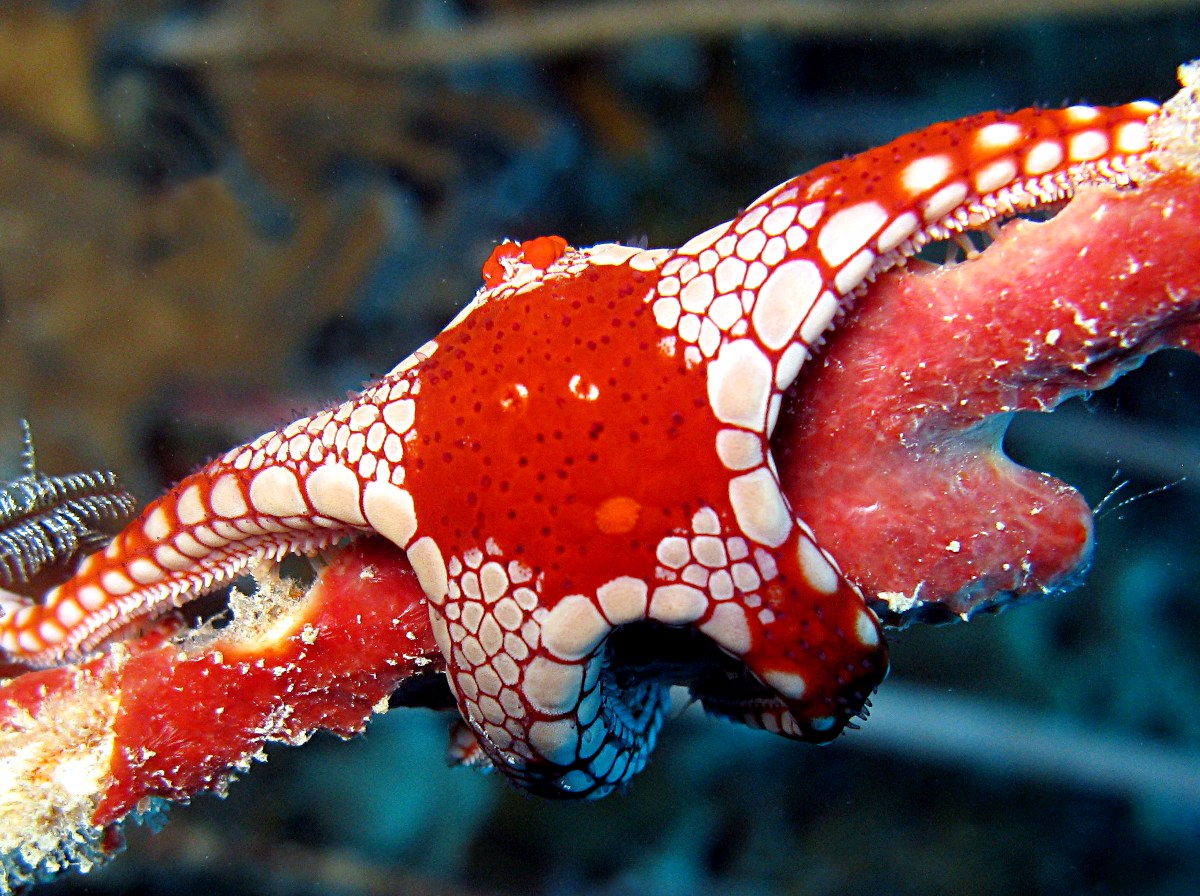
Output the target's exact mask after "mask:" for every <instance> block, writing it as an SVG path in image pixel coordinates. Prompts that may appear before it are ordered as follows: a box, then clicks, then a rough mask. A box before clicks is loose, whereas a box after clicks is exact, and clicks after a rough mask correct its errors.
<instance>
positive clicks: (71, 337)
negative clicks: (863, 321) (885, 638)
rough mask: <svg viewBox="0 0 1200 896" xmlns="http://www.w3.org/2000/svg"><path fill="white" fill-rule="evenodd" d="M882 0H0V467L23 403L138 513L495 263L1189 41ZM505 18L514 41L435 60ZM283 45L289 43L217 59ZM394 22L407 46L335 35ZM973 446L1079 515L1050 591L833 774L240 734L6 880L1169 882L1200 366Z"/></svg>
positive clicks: (1179, 838)
mask: <svg viewBox="0 0 1200 896" xmlns="http://www.w3.org/2000/svg"><path fill="white" fill-rule="evenodd" d="M760 5H761V4H760V3H758V2H756V0H740V2H738V3H727V2H725V0H711V2H709V3H703V2H697V3H695V4H693V8H694V9H695V11H696V12H695V16H696V19H697V20H698V19H699V18H700V11H701V10H704V9H707V10H708V11H710V12H711V11H713V10H718V11H722V12H721V16H720V17H721V18H723V20H724V21H726V23H728V22H729V21H732V20H733V19H734V17H735V16H736V14H737V11H738V10H740V11H741V12H742V13H744V15H745V20H746V21H747V22H761V16H760V15H759V12H760V11H761V10H760V9H759V7H760ZM795 5H796V7H797V8H803V7H804V6H805V5H806V4H805V3H803V2H797V3H796V4H795ZM911 5H912V4H899V5H896V4H887V3H866V2H862V3H845V4H844V5H843V6H842V7H841V9H842V10H843V12H842V13H840V18H839V17H838V16H833V17H828V16H825V17H821V18H817V17H815V16H814V19H813V22H812V24H811V25H805V24H802V23H798V22H797V21H792V22H791V24H790V25H789V26H788V27H786V28H779V29H772V28H770V27H766V26H763V25H761V24H758V25H754V26H751V27H734V26H730V25H728V24H727V26H726V27H722V28H720V29H716V30H715V32H714V33H711V34H702V35H698V34H697V32H698V31H700V30H701V29H700V28H699V27H691V25H695V22H690V23H689V22H688V20H687V18H686V17H684V18H683V19H682V20H681V19H680V17H679V16H678V9H679V8H680V6H679V4H676V3H667V2H663V3H655V2H650V0H645V2H641V3H638V4H636V8H637V9H638V10H640V12H639V14H638V15H632V14H628V9H627V11H626V13H615V12H614V13H613V14H612V15H613V16H614V17H616V18H617V19H619V20H620V25H619V26H617V27H615V29H614V30H615V31H617V32H620V33H619V34H617V35H616V36H614V37H613V38H612V39H611V40H600V39H598V37H597V36H596V35H593V34H588V33H586V32H582V33H579V34H577V35H575V41H574V43H572V42H571V41H569V40H559V41H555V40H553V39H551V38H552V36H553V35H552V34H551V26H552V25H553V24H554V23H555V22H558V21H560V20H559V19H557V18H556V14H557V13H561V11H562V10H563V9H567V10H572V9H574V10H576V11H578V10H580V9H583V8H584V6H580V5H571V6H566V5H564V4H561V3H549V2H545V3H543V2H534V0H457V2H451V0H425V2H421V0H412V2H402V0H337V2H333V0H330V2H322V0H277V2H269V0H243V2H237V0H194V2H182V0H176V2H172V0H137V2H128V3H124V4H119V5H118V4H107V3H84V2H75V3H66V2H59V3H50V2H36V0H25V2H14V3H6V4H3V5H2V6H0V235H2V240H0V242H2V243H3V245H2V246H0V312H2V315H0V350H3V351H4V352H5V354H6V355H7V358H6V362H5V364H4V368H5V369H4V370H3V371H0V376H3V377H4V378H5V380H6V383H5V386H6V388H5V389H4V390H3V398H2V399H0V434H6V435H4V441H3V444H6V445H8V446H10V448H9V449H8V454H9V459H10V461H11V464H10V466H11V467H12V468H13V469H14V470H15V469H16V467H17V464H18V462H19V456H18V450H19V444H20V442H19V428H18V421H19V419H20V418H21V417H22V416H28V417H29V418H30V420H31V422H32V426H33V432H34V437H35V440H36V442H37V445H38V451H39V461H40V463H41V465H42V467H43V469H46V470H49V471H52V472H54V471H67V470H75V469H91V468H97V467H98V468H106V469H113V470H115V471H117V472H118V473H120V474H121V476H122V477H123V478H124V480H125V481H126V482H127V483H128V484H130V485H131V486H132V487H133V489H134V490H135V491H136V492H137V493H138V494H139V496H140V497H141V498H143V499H149V498H150V497H152V496H153V495H155V494H156V493H158V492H159V491H161V490H162V489H163V488H165V487H166V486H167V485H169V484H170V483H171V482H172V481H174V480H175V479H177V478H179V477H180V476H182V475H183V474H184V473H186V472H188V471H189V470H190V469H192V468H193V467H195V466H196V465H198V464H200V463H201V462H203V461H204V460H205V459H206V458H207V457H209V456H211V455H213V454H215V453H216V452H218V451H220V450H222V449H224V448H226V447H228V446H231V445H233V444H236V443H239V442H241V441H244V440H246V439H247V438H250V437H253V436H254V435H256V434H257V433H258V432H261V431H263V430H265V429H268V428H271V427H274V426H276V425H278V424H279V423H281V422H283V421H285V420H289V419H291V418H292V416H293V415H294V414H295V413H298V412H302V411H304V410H305V409H306V408H309V407H312V406H315V405H317V404H320V403H322V402H324V401H326V400H327V399H331V398H338V397H340V396H342V395H343V394H344V393H345V391H346V390H350V389H356V388H358V387H359V386H360V385H361V384H362V383H363V381H365V380H367V379H369V378H370V377H372V376H374V375H377V374H379V373H382V372H384V371H386V370H388V369H389V368H390V367H391V366H392V365H393V364H394V363H395V362H396V361H398V360H399V359H400V358H402V357H403V356H404V355H406V354H407V353H408V352H409V351H411V350H412V349H414V348H416V347H418V346H419V345H420V344H421V343H422V342H424V341H425V340H426V339H427V338H429V336H431V335H432V334H433V333H435V332H436V331H437V330H438V329H439V328H440V327H441V326H442V325H444V324H445V323H446V322H447V321H448V320H449V319H450V318H451V317H452V316H453V314H454V313H455V311H456V310H457V308H458V307H459V306H460V305H461V304H462V303H464V302H465V301H466V300H467V299H468V298H469V297H470V296H471V295H472V294H473V292H474V291H475V289H476V288H477V287H478V285H479V282H480V281H479V266H480V264H481V263H482V262H483V260H484V259H485V258H486V257H487V255H488V252H489V251H490V249H491V247H492V246H493V245H494V243H495V242H496V241H497V240H498V239H500V238H502V237H515V238H530V237H533V236H537V235H540V234H544V233H559V234H563V235H565V236H566V237H567V238H568V239H569V240H570V241H571V242H572V243H574V244H576V245H588V244H591V243H594V242H600V241H607V240H614V239H615V240H624V241H638V240H642V239H645V240H647V241H648V243H649V244H650V245H656V246H657V245H663V246H672V245H679V244H680V243H682V242H683V241H684V240H686V239H687V238H688V237H690V236H691V235H693V234H695V233H698V232H700V231H702V230H704V229H706V228H707V227H709V226H710V225H711V224H713V223H716V222H718V221H722V220H725V219H727V218H728V217H729V216H730V215H731V214H733V213H734V212H735V211H736V210H737V209H738V208H739V207H741V206H744V205H745V204H747V203H749V202H750V201H751V200H752V199H754V198H755V197H756V196H758V195H759V194H760V193H762V192H763V191H764V190H766V189H767V188H769V187H771V186H773V185H775V184H776V183H779V182H781V181H783V180H785V179H787V178H788V177H790V176H792V175H794V174H797V173H800V172H803V171H805V170H807V169H809V168H811V167H813V166H815V165H817V164H819V163H821V162H823V161H827V160H829V159H833V158H837V157H839V156H842V155H844V154H847V153H852V152H856V151H859V150H862V149H865V148H868V147H871V146H874V145H877V144H880V143H883V142H885V141H887V140H889V139H891V138H892V137H895V136H897V135H899V134H902V133H904V132H906V131H909V130H912V129H914V128H917V127H920V126H923V125H925V124H929V123H932V122H934V121H937V120H942V119H948V118H955V117H958V116H961V115H965V114H969V113H971V112H975V111H980V110H985V109H993V108H1018V107H1022V106H1027V105H1031V104H1043V105H1060V104H1064V103H1071V102H1077V101H1085V102H1095V103H1119V102H1125V101H1128V100H1132V99H1136V98H1140V97H1151V98H1155V99H1159V100H1161V99H1165V98H1166V97H1167V96H1169V95H1171V94H1172V93H1173V92H1174V90H1175V87H1176V81H1175V67H1176V66H1177V65H1178V64H1179V63H1181V62H1184V61H1186V60H1188V59H1191V58H1193V57H1197V56H1200V3H1183V2H1160V3H1151V2H1145V3H1141V4H1136V3H1128V4H1120V3H1101V2H1095V3H1088V2H1083V0H1080V2H1076V3H1072V4H1067V3H1062V4H1047V6H1056V7H1062V8H1064V9H1069V10H1070V11H1069V12H1063V13H1060V14H1058V15H1051V14H1047V15H1046V16H1045V17H1038V18H1030V17H1028V15H1027V14H1021V13H1017V12H1007V11H1006V10H1005V5H1004V4H1003V3H998V4H996V6H995V8H993V9H990V10H986V11H981V10H982V6H981V5H978V4H970V5H968V4H960V3H957V2H956V0H942V2H930V3H927V4H922V6H923V7H926V8H927V12H926V14H925V15H923V16H921V17H920V19H919V21H918V22H917V23H916V24H915V25H913V26H911V27H910V29H909V31H904V30H901V31H897V30H895V29H893V28H890V27H888V22H890V21H892V20H893V15H892V14H893V13H894V12H895V10H896V8H898V6H911ZM585 6H586V5H585ZM590 6H591V7H592V8H594V9H595V8H603V7H604V4H590ZM1092 7H1095V9H1094V10H1092ZM821 8H822V9H824V10H826V11H828V9H829V5H824V6H822V7H821ZM655 10H658V12H655ZM672 10H674V12H672ZM647 11H649V12H647ZM518 14H522V15H524V16H526V17H527V18H526V19H525V21H526V22H527V25H526V26H525V29H524V34H525V36H526V38H528V37H529V35H541V36H542V37H545V38H546V39H545V40H542V41H539V40H528V39H524V38H521V37H520V36H519V35H518V38H517V39H516V40H513V41H511V43H513V44H514V45H519V46H517V47H516V48H515V49H512V50H506V49H505V46H506V44H504V43H502V42H501V41H500V38H499V37H497V40H496V42H495V43H489V42H488V41H482V42H470V41H465V40H462V41H458V42H456V36H461V34H462V33H463V32H462V29H464V28H484V27H486V26H487V25H488V24H489V23H494V22H496V21H497V20H501V21H503V17H505V16H513V15H518ZM672 16H674V18H672ZM498 17H500V18H499V19H498ZM216 24H219V25H221V28H216V27H214V25H216ZM735 24H736V23H735ZM289 29H290V30H294V31H295V32H297V33H300V34H304V35H307V36H309V38H310V39H311V41H310V43H311V46H310V49H309V50H308V51H307V52H306V53H299V54H294V55H293V56H290V57H287V58H285V59H282V60H280V59H274V60H272V59H265V60H264V59H263V58H261V57H260V56H258V55H256V50H257V49H258V48H260V47H261V46H262V45H263V44H264V43H265V41H266V40H267V38H268V37H269V36H274V35H275V34H277V33H279V32H281V31H284V30H289ZM415 29H426V30H423V31H421V33H422V34H427V35H430V37H429V38H428V46H421V45H417V46H418V49H421V50H422V51H423V52H426V53H427V55H426V56H425V57H423V58H425V59H426V60H427V61H425V62H424V63H420V62H419V61H410V62H409V63H405V62H403V59H402V57H398V56H396V55H392V56H388V57H387V58H383V57H381V58H380V59H372V58H370V56H369V55H367V56H360V57H354V56H353V54H352V53H350V52H348V51H347V48H351V49H352V48H354V47H355V46H356V45H357V44H356V42H365V44H364V45H368V46H375V47H378V46H387V45H389V43H392V42H394V43H395V44H396V45H397V46H404V45H405V43H404V42H405V41H406V40H407V41H409V42H410V43H409V44H407V45H408V46H410V47H412V46H414V45H413V44H412V43H411V40H412V37H411V35H412V33H413V31H414V30H415ZM290 30H289V33H290ZM497 34H498V35H500V32H497ZM643 35H649V36H643ZM509 38H511V34H510V35H508V37H505V40H508V39H509ZM439 47H440V48H442V50H443V52H439V51H438V48H439ZM522 48H524V49H522ZM326 51H328V55H327V54H326ZM347 58H352V59H356V60H357V62H360V63H361V64H346V62H345V60H346V59H347ZM398 58H399V59H400V61H399V62H398V61H397V59H398ZM337 60H341V61H337ZM1009 447H1010V450H1011V452H1012V453H1013V454H1014V456H1016V457H1018V458H1020V459H1021V460H1022V461H1023V462H1026V463H1028V464H1030V465H1032V466H1035V467H1037V468H1038V469H1044V470H1048V471H1051V472H1054V473H1055V474H1056V475H1058V476H1060V477H1062V478H1063V479H1065V480H1066V481H1068V482H1070V483H1072V484H1074V485H1075V486H1077V487H1078V488H1080V489H1081V490H1082V491H1083V492H1084V493H1085V494H1086V495H1087V496H1088V498H1089V500H1090V501H1091V502H1092V503H1093V506H1095V505H1096V504H1098V503H1100V502H1101V501H1104V506H1103V509H1102V512H1101V513H1100V514H1099V518H1098V523H1097V528H1096V535H1097V552H1096V557H1095V562H1094V567H1093V569H1092V571H1091V573H1090V575H1089V577H1088V580H1087V583H1086V585H1085V586H1083V587H1081V588H1079V589H1078V590H1075V591H1073V592H1071V593H1068V594H1065V595H1059V596H1056V597H1054V598H1052V599H1049V600H1047V601H1044V602H1042V603H1039V604H1036V605H1030V606H1024V607H1021V608H1017V609H1013V610H1012V611H1010V612H1006V613H1003V614H1000V615H997V616H991V617H984V618H979V619H977V620H975V621H973V622H971V623H970V624H966V625H957V626H949V627H942V628H936V629H933V628H930V629H913V630H909V631H906V632H904V633H902V634H901V635H899V636H898V637H897V638H896V640H895V643H894V645H893V652H892V661H893V671H892V674H891V677H890V679H889V680H888V681H887V682H886V683H885V685H884V687H883V688H882V690H881V691H880V693H879V694H878V696H877V697H876V699H875V709H874V711H873V713H872V717H871V718H870V720H869V721H868V722H867V723H866V724H865V725H864V727H863V730H861V731H858V732H851V733H850V734H849V735H848V736H846V737H843V738H841V739H840V740H838V741H837V742H836V743H835V744H833V745H831V746H829V747H825V748H821V749H816V748H812V747H807V746H803V745H798V744H794V743H790V742H786V741H783V740H781V739H778V738H775V737H772V736H771V735H768V734H764V733H761V732H753V731H748V730H743V729H741V728H738V727H734V726H732V725H729V724H726V723H723V722H719V721H716V720H711V719H706V718H704V717H703V716H702V715H701V714H700V713H699V712H698V711H697V710H696V709H695V708H688V707H686V706H681V707H680V709H679V711H678V713H677V714H676V717H675V718H673V719H672V720H671V721H670V722H669V723H668V725H667V727H666V730H665V733H664V735H663V737H662V740H661V743H660V746H659V749H658V751H657V752H656V754H655V756H654V758H653V759H652V761H651V763H650V765H649V767H648V768H647V770H646V772H645V773H644V774H643V775H642V776H641V777H639V778H638V779H636V780H635V781H634V782H633V783H632V785H631V786H630V787H629V788H628V790H627V792H625V793H622V794H618V795H614V796H612V797H609V798H607V799H605V800H603V801H601V802H599V803H595V804H584V805H568V804H557V803H550V802H545V801H541V800H536V799H532V798H529V797H526V796H524V795H522V794H520V793H517V792H515V791H514V790H513V789H511V788H510V787H508V786H507V785H506V784H505V782H504V781H503V780H501V779H500V778H499V777H497V776H487V775H482V774H479V773H477V772H474V771H470V770H463V769H449V768H446V767H445V765H444V755H445V749H446V729H447V724H448V719H447V718H446V717H444V716H440V715H437V714H435V713H432V712H429V711H424V710H397V711H394V712H391V713H389V714H388V715H387V716H386V717H382V718H379V719H377V720H376V721H375V722H374V723H373V724H372V725H371V726H370V728H369V730H368V732H367V734H366V735H365V736H363V737H360V738H357V739H355V740H353V741H351V742H348V743H343V742H341V741H338V740H336V739H335V738H333V737H329V736H318V737H316V738H314V740H313V741H312V742H310V743H309V744H307V745H305V746H304V747H302V748H299V749H289V748H274V749H272V750H270V752H269V762H268V763H266V764H256V765H255V766H254V768H252V769H251V770H250V772H249V773H248V774H247V775H245V776H243V778H242V780H240V781H237V782H236V783H234V784H233V785H232V786H231V787H230V789H229V793H228V797H227V798H225V799H217V798H214V797H211V796H204V797H200V798H198V799H196V800H195V801H194V803H193V804H192V805H190V806H186V807H174V808H172V809H171V810H170V813H169V822H168V824H167V825H166V826H165V827H164V828H163V829H162V830H161V831H160V832H158V833H153V832H150V831H148V830H146V829H143V828H138V827H133V826H131V827H130V829H129V831H128V840H129V848H128V850H127V851H126V852H125V853H124V854H123V855H121V856H120V857H119V858H118V859H116V860H115V861H114V862H112V863H111V864H110V865H109V866H108V867H106V868H104V869H101V870H99V871H96V872H93V873H92V874H89V875H87V876H84V877H72V878H68V879H64V880H62V881H60V882H58V883H55V884H52V885H47V886H45V887H44V888H41V889H42V891H44V892H45V893H54V894H67V893H83V892H87V893H93V894H118V893H120V894H125V893H129V894H140V893H163V894H179V896H184V894H191V893H213V892H219V893H223V894H224V893H228V894H279V893H298V894H307V893H313V894H315V893H345V894H359V893H363V894H392V893H396V894H402V893H412V894H518V893H520V894H533V896H567V894H589V896H640V894H664V896H675V894H679V896H683V894H689V896H690V894H718V893H719V894H743V893H744V894H763V896H784V894H787V896H809V894H813V896H853V894H879V896H882V894H896V896H910V894H911V896H940V894H1009V893H1025V894H1055V896H1067V894H1077V893H1102V894H1135V893H1136V894H1139V896H1155V894H1195V893H1200V646H1198V641H1200V595H1198V594H1197V582H1200V549H1198V546H1197V542H1198V538H1200V525H1198V519H1200V478H1198V474H1200V358H1197V357H1195V356H1193V355H1189V354H1185V353H1182V352H1167V353H1162V354H1160V355H1158V356H1155V357H1154V358H1152V359H1150V361H1148V362H1147V363H1146V365H1145V366H1144V367H1143V368H1142V369H1141V370H1139V371H1136V372H1135V373H1132V374H1130V375H1129V376H1127V377H1126V378H1124V379H1123V380H1121V381H1120V382H1119V383H1118V384H1117V385H1115V386H1114V387H1112V388H1111V389H1109V390H1106V391H1105V392H1104V393H1102V394H1099V395H1097V396H1094V397H1092V398H1090V399H1088V400H1086V401H1080V400H1075V401H1072V402H1070V403H1068V405H1067V406H1064V407H1063V408H1061V409H1060V410H1059V411H1058V412H1056V413H1055V414H1053V415H1049V416H1048V417H1046V418H1045V419H1032V418H1030V419H1021V420H1018V421H1017V423H1016V424H1015V425H1014V427H1013V431H1012V432H1011V434H1010V439H1009ZM1106 498H1107V500H1106Z"/></svg>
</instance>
